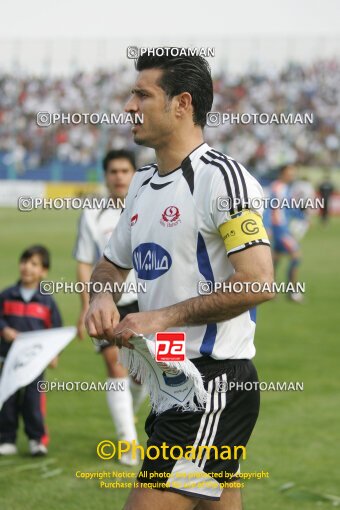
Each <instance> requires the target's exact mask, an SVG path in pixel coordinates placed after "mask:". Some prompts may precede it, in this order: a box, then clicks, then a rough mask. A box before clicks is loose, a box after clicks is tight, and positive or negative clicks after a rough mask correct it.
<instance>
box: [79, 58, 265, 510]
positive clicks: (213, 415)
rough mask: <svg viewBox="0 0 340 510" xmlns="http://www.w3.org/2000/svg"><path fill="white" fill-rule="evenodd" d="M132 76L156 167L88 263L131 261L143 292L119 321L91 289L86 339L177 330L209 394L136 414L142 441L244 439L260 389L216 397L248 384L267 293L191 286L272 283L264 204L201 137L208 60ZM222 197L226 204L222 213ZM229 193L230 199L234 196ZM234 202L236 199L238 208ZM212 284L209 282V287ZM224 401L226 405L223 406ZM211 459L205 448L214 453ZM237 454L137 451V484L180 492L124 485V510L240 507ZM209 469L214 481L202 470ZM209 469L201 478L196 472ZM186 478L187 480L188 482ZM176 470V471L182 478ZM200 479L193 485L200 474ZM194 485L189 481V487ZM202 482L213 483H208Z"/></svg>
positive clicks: (122, 265) (144, 66) (108, 270)
mask: <svg viewBox="0 0 340 510" xmlns="http://www.w3.org/2000/svg"><path fill="white" fill-rule="evenodd" d="M137 71H138V72H139V74H138V76H137V80H136V83H135V85H134V86H133V90H132V94H131V98H130V99H129V101H128V103H127V105H126V111H129V112H131V113H132V114H134V113H138V114H143V124H140V123H135V125H134V126H133V128H132V132H133V135H134V140H135V142H136V143H137V144H140V145H144V146H147V147H152V148H154V149H155V151H156V158H157V164H151V165H147V166H145V167H143V168H141V169H139V171H137V172H136V175H135V177H134V179H133V182H132V183H131V186H130V189H129V193H128V197H127V202H126V209H125V210H124V212H123V214H122V215H121V218H120V220H119V223H118V225H117V227H116V229H115V230H114V232H113V234H112V237H111V238H110V240H109V242H108V244H107V246H106V248H105V251H104V257H103V258H102V259H101V260H100V262H99V263H98V264H97V265H96V268H95V270H94V273H93V275H92V280H93V281H95V282H97V281H98V282H102V283H103V282H115V281H118V282H120V281H124V279H125V278H126V275H127V274H128V272H129V271H130V269H131V268H132V267H134V269H135V274H136V276H138V281H143V282H145V284H146V292H144V293H140V294H139V295H138V302H139V305H140V312H139V313H134V314H129V315H127V316H126V317H125V319H123V320H122V321H119V314H118V312H117V308H116V304H115V302H116V300H117V297H118V296H115V295H114V296H112V295H111V294H109V293H105V292H104V293H101V294H95V295H94V294H92V293H91V302H90V307H89V311H88V314H87V316H86V325H87V329H88V332H89V334H90V336H93V337H96V338H99V339H101V338H106V339H108V340H110V341H112V342H115V343H116V345H119V346H122V345H124V346H126V347H129V338H130V336H132V333H131V334H130V333H129V332H128V331H127V330H126V331H124V332H123V333H121V330H122V329H125V328H131V329H132V330H133V331H135V332H137V333H142V334H144V335H146V336H149V335H150V336H151V338H152V336H153V335H154V334H155V333H156V332H157V331H166V330H170V331H183V332H185V334H186V355H187V357H188V358H189V359H190V360H191V361H192V362H193V363H194V364H195V365H196V367H197V368H198V370H199V371H200V373H201V374H202V377H203V380H204V384H205V387H206V388H207V391H208V394H209V398H208V402H207V404H206V406H205V407H204V408H202V409H199V410H197V411H195V412H189V411H187V412H182V411H180V410H178V409H177V408H176V406H174V407H173V408H170V409H168V410H167V411H165V412H163V413H160V414H159V415H156V414H155V413H153V412H151V413H150V415H149V416H148V418H147V422H146V432H147V434H148V437H149V439H148V443H147V444H148V447H150V446H152V445H154V446H155V445H157V444H158V445H161V444H163V442H164V443H165V444H166V445H169V446H170V445H171V446H172V445H179V446H181V447H186V446H187V445H194V444H195V445H196V446H197V445H207V444H209V445H214V446H216V448H217V449H219V448H221V445H225V444H227V445H230V444H237V445H240V444H242V445H244V444H246V443H247V441H248V439H249V437H250V435H251V432H252V430H253V427H254V425H255V422H256V419H257V416H258V412H259V392H258V391H257V390H256V389H255V388H254V387H253V389H252V391H245V390H240V391H237V392H235V393H232V392H231V393H229V391H227V393H223V392H222V393H219V385H220V384H221V381H222V382H223V381H226V380H228V381H229V380H231V379H232V380H235V381H238V382H240V381H241V380H247V381H248V382H249V381H256V380H257V374H256V370H255V367H254V366H253V364H252V361H251V359H252V358H253V356H254V354H255V347H254V344H253V340H254V332H255V313H254V307H255V306H256V305H257V304H260V303H262V302H264V301H267V300H268V299H271V298H272V297H273V295H272V293H270V292H266V291H265V292H262V293H253V292H247V291H246V290H245V288H244V289H243V291H242V292H240V293H239V292H233V291H232V290H230V289H228V290H227V291H222V290H221V291H220V292H215V291H213V292H212V293H211V294H209V295H201V293H200V283H201V282H202V281H203V282H211V285H213V282H214V281H219V282H220V281H225V280H226V281H228V283H229V284H230V286H232V285H233V283H236V282H238V283H239V282H254V281H256V282H260V283H262V282H263V283H269V284H271V283H272V281H273V268H272V258H271V251H270V246H269V241H268V238H267V234H266V232H265V230H264V228H263V225H262V219H261V215H262V211H261V210H257V211H255V210H251V209H250V207H249V203H251V202H252V199H255V198H256V199H257V200H259V199H262V198H263V192H262V189H261V186H260V185H259V183H258V182H257V181H256V179H254V178H253V177H252V176H251V175H250V174H249V172H247V170H246V169H245V168H243V167H242V165H240V164H239V163H237V162H236V161H234V160H233V159H232V158H230V157H228V156H226V155H224V154H222V153H221V152H219V151H217V150H215V149H213V148H211V147H209V145H208V144H207V143H205V142H204V138H203V128H204V126H205V124H206V117H207V114H208V112H209V111H211V107H212V101H213V86H212V79H211V74H210V68H209V65H208V63H207V62H206V61H205V60H204V59H203V58H202V57H199V56H188V55H187V56H179V57H167V56H164V57H156V56H149V55H143V56H141V57H139V59H138V60H137ZM220 197H228V198H229V199H231V203H232V204H233V205H232V207H231V209H228V210H221V209H219V207H218V204H219V198H220ZM236 199H237V200H236ZM236 202H237V203H238V206H236ZM212 290H213V289H212ZM227 400H228V403H227ZM213 457H214V455H213ZM238 461H239V459H238V458H236V457H235V458H234V459H233V460H231V461H227V460H222V459H216V458H214V459H212V458H211V457H210V459H208V458H207V457H204V458H202V459H196V462H194V461H191V460H186V459H181V460H176V459H174V458H172V457H170V456H166V455H161V456H160V457H159V458H154V459H150V458H145V459H144V463H143V466H142V468H141V471H140V473H139V476H138V480H139V482H143V481H144V482H146V483H148V484H149V483H150V484H151V486H152V484H153V483H155V482H157V483H158V482H161V483H162V482H163V483H164V481H168V477H167V474H168V475H169V476H171V477H173V479H174V480H176V479H177V480H178V478H176V476H177V475H178V474H179V475H180V476H182V477H184V479H185V480H186V481H187V482H188V486H190V489H188V490H184V489H183V490H181V489H177V488H176V484H175V483H174V484H173V486H171V487H170V488H169V487H164V489H161V490H159V488H158V486H157V487H155V486H154V488H153V489H152V488H149V487H150V486H149V485H148V486H147V487H143V486H138V487H136V488H134V489H133V490H132V492H131V494H130V496H129V499H128V502H127V503H126V506H125V507H124V508H125V510H147V509H151V508H152V509H157V510H158V509H162V510H172V509H174V508H176V509H177V510H193V509H194V508H195V509H196V510H198V509H200V510H222V509H223V510H240V509H241V508H242V502H241V494H240V490H239V488H237V487H233V488H225V487H223V486H221V485H220V483H218V482H228V481H229V482H230V478H229V475H233V476H234V475H236V478H237V471H238V468H239V462H238ZM209 473H210V474H211V473H215V474H216V476H218V477H219V478H218V482H216V480H215V479H214V478H213V476H211V475H209ZM198 474H199V475H207V476H206V477H205V478H201V479H200V478H198V477H196V483H193V482H195V475H198ZM191 475H193V476H194V478H190V477H191ZM185 477H186V478H185ZM202 481H203V483H200V482H202ZM192 483H193V485H194V487H192ZM155 485H156V484H155ZM211 486H212V487H211Z"/></svg>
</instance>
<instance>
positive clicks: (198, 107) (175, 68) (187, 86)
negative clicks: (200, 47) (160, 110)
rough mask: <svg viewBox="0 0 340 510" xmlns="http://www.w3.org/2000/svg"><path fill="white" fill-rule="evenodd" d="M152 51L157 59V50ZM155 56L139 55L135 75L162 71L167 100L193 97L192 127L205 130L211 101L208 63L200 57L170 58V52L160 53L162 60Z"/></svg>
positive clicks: (211, 92) (161, 84)
mask: <svg viewBox="0 0 340 510" xmlns="http://www.w3.org/2000/svg"><path fill="white" fill-rule="evenodd" d="M154 49H155V53H156V55H157V51H156V50H157V48H154ZM178 49H179V50H180V48H178ZM169 53H170V54H169ZM178 53H180V52H178ZM186 53H188V52H186ZM156 55H148V54H146V53H144V54H143V55H140V56H139V57H138V59H136V62H135V67H136V69H137V71H143V70H144V69H152V68H158V69H162V70H163V75H162V77H161V79H160V82H159V85H160V87H161V88H162V89H163V90H164V91H165V93H166V95H167V96H168V97H169V98H170V99H171V98H173V97H174V96H176V95H177V94H181V93H182V92H189V94H190V95H191V97H192V106H193V110H194V112H193V121H194V124H196V125H199V126H201V127H202V128H204V126H205V124H206V120H207V119H206V118H207V113H208V112H210V111H211V107H212V103H213V98H214V93H213V83H212V78H211V70H210V66H209V64H208V62H207V61H206V60H205V59H204V58H203V57H201V56H199V55H185V56H172V55H171V52H169V51H168V52H167V54H166V55H164V52H163V56H156Z"/></svg>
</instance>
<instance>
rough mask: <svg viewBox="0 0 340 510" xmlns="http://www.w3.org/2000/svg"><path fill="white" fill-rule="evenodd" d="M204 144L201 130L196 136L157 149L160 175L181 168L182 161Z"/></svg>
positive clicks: (183, 138)
mask: <svg viewBox="0 0 340 510" xmlns="http://www.w3.org/2000/svg"><path fill="white" fill-rule="evenodd" d="M202 143H204V140H203V133H202V131H201V130H199V132H198V133H197V134H195V135H194V136H190V138H189V137H184V136H183V137H178V138H177V139H176V140H172V141H171V142H169V143H167V144H166V145H164V146H162V147H158V148H156V149H155V152H156V159H157V165H158V173H159V174H160V175H166V174H168V173H170V172H172V171H173V170H175V169H176V168H178V167H179V166H181V163H182V161H183V160H184V159H185V158H186V157H187V156H188V155H189V154H191V152H193V151H194V150H195V149H196V148H197V147H199V146H200V145H202Z"/></svg>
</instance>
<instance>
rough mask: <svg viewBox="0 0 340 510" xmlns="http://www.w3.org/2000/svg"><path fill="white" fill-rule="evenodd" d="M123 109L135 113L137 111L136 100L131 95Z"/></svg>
mask: <svg viewBox="0 0 340 510" xmlns="http://www.w3.org/2000/svg"><path fill="white" fill-rule="evenodd" d="M124 111H125V112H127V113H130V112H133V113H136V112H137V111H138V105H137V101H136V100H135V99H134V98H133V97H131V98H130V99H129V100H128V102H127V103H126V105H125V108H124Z"/></svg>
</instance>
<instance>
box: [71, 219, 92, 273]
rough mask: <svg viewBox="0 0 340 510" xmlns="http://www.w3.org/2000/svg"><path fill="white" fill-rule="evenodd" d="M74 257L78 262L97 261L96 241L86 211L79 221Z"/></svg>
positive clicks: (88, 262) (89, 262)
mask: <svg viewBox="0 0 340 510" xmlns="http://www.w3.org/2000/svg"><path fill="white" fill-rule="evenodd" d="M73 257H74V258H75V259H76V260H77V261H78V262H84V263H86V264H92V265H93V264H95V262H96V261H97V248H96V243H95V240H94V238H93V235H92V234H91V230H90V227H89V224H88V221H87V218H86V214H85V211H83V213H82V214H81V216H80V218H79V222H78V234H77V240H76V244H75V247H74V250H73Z"/></svg>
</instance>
